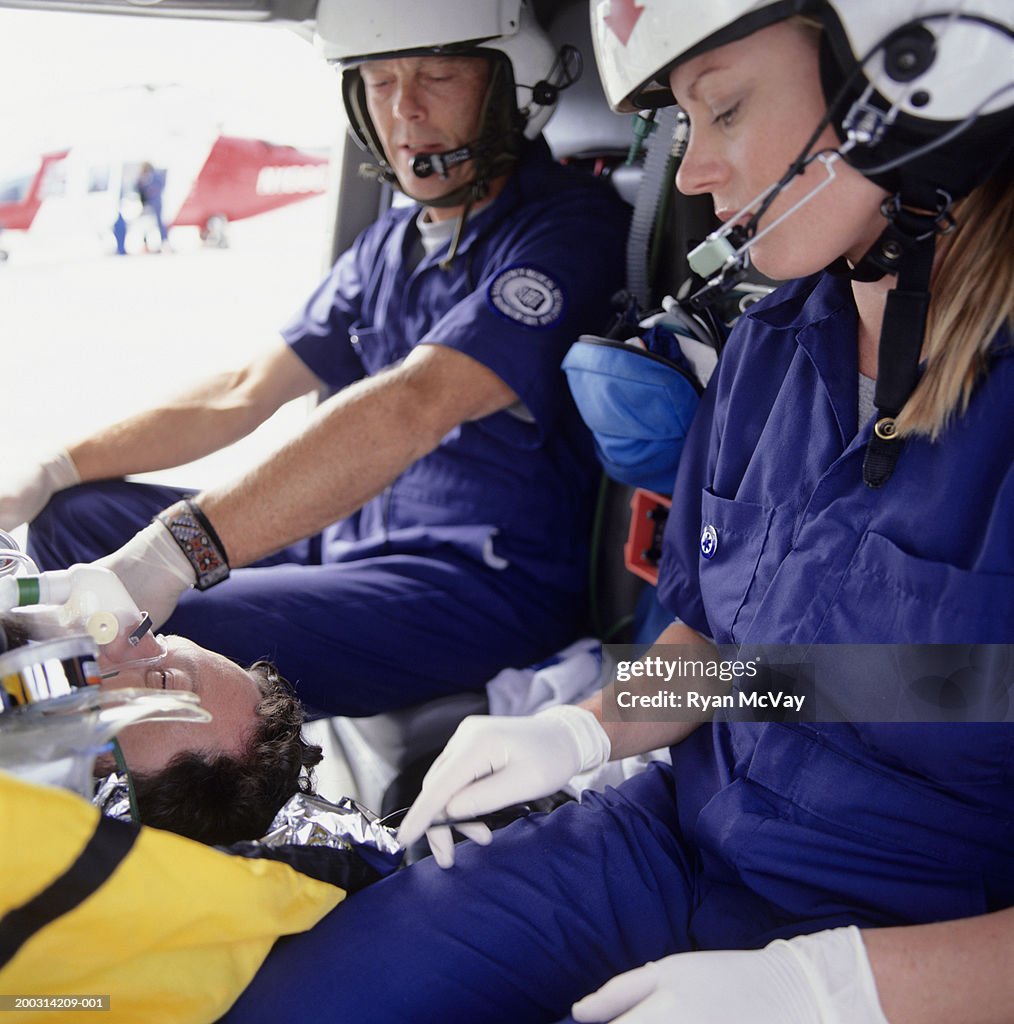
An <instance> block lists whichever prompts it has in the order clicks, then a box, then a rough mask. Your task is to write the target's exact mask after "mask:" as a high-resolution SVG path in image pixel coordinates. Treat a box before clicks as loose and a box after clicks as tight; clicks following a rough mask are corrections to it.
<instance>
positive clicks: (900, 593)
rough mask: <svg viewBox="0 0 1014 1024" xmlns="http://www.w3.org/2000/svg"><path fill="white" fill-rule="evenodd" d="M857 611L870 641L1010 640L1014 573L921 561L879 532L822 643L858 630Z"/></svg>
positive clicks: (859, 560)
mask: <svg viewBox="0 0 1014 1024" xmlns="http://www.w3.org/2000/svg"><path fill="white" fill-rule="evenodd" d="M857 614H861V615H862V621H863V636H862V640H863V642H864V643H915V644H918V643H927V644H928V643H937V644H939V643H952V644H988V643H1010V642H1011V640H1012V634H1014V576H1010V575H1007V574H1004V573H987V572H970V571H968V570H964V569H958V568H955V567H954V566H953V565H948V564H947V563H946V562H934V561H930V560H928V559H925V558H917V557H916V556H914V555H910V554H908V553H907V552H905V551H902V549H901V548H899V547H898V546H897V545H895V544H894V543H893V542H892V541H890V540H888V539H887V538H886V537H884V536H882V535H881V534H878V533H873V532H872V531H871V532H868V533H866V535H865V536H864V537H863V539H862V541H861V542H860V544H859V547H858V548H857V549H856V553H855V555H854V556H853V558H852V561H851V563H850V564H849V567H848V569H847V570H846V572H845V576H844V578H843V579H842V583H841V587H840V589H839V592H838V595H837V599H836V600H835V602H834V604H833V606H832V607H831V609H830V610H829V611H828V613H827V615H826V616H825V618H824V621H823V622H822V623H821V624H820V628H819V629H818V631H817V635H816V636H815V637H814V642H816V643H834V642H836V641H840V640H841V638H842V637H843V636H849V635H850V634H852V633H854V632H855V628H854V624H853V623H854V621H855V617H856V615H857Z"/></svg>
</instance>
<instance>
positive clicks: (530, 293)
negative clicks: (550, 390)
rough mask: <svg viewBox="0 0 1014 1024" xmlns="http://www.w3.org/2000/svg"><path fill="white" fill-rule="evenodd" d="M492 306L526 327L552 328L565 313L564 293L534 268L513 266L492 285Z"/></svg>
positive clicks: (495, 279)
mask: <svg viewBox="0 0 1014 1024" xmlns="http://www.w3.org/2000/svg"><path fill="white" fill-rule="evenodd" d="M488 295H489V301H490V304H491V305H492V307H493V308H494V309H495V310H496V311H497V312H498V313H499V314H500V315H501V316H505V317H507V318H508V319H509V320H516V321H517V322H518V323H519V324H524V325H525V326H526V327H549V326H550V325H551V324H555V323H556V322H557V321H558V320H559V319H560V317H561V316H563V292H562V290H561V289H560V286H559V285H558V284H557V283H556V282H555V281H554V280H553V279H552V278H551V277H549V276H548V275H547V274H543V273H542V271H541V270H535V269H534V268H533V267H510V268H509V269H507V270H504V271H502V272H501V273H500V274H498V275H497V276H496V278H494V280H493V283H492V284H491V285H490V286H489V292H488Z"/></svg>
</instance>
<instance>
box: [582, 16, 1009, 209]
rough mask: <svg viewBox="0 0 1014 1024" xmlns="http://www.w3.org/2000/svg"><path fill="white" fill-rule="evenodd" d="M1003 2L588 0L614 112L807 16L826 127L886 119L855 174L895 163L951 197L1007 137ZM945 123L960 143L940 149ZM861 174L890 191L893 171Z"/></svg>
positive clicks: (854, 157)
mask: <svg viewBox="0 0 1014 1024" xmlns="http://www.w3.org/2000/svg"><path fill="white" fill-rule="evenodd" d="M1011 10H1012V9H1011V3H1010V0H943V2H941V0H890V2H887V0H776V2H772V0H641V2H640V3H636V4H635V3H619V2H617V0H591V20H592V39H593V42H594V45H595V59H596V62H597V63H598V68H599V74H600V75H601V77H602V83H603V86H604V89H605V92H606V96H607V98H608V100H609V102H610V104H611V105H612V107H613V108H614V109H615V110H627V111H633V110H639V109H645V108H650V107H657V106H665V105H667V104H671V103H673V102H674V98H673V96H672V93H671V92H670V90H669V85H668V75H669V72H670V70H671V69H672V68H673V67H675V66H676V65H677V64H680V63H682V62H683V61H686V60H688V59H690V58H691V57H694V56H695V55H697V54H699V53H703V52H705V51H707V50H711V49H714V48H715V47H718V46H722V45H724V44H726V43H729V42H732V41H733V40H735V39H740V38H742V37H744V36H747V35H750V34H751V33H753V32H755V31H757V30H758V29H760V28H763V27H765V26H766V25H770V24H773V23H774V22H776V21H780V20H782V19H784V18H787V17H790V16H791V15H794V14H806V15H810V16H812V17H815V18H817V19H819V20H820V21H821V22H822V23H823V25H824V28H825V33H824V35H825V43H824V48H823V52H822V54H821V65H822V75H823V79H824V89H825V93H826V94H827V99H828V102H829V103H834V105H835V110H834V111H833V113H834V114H835V118H834V124H835V127H836V129H837V130H838V131H839V133H840V134H842V135H844V134H845V133H846V131H847V128H849V127H850V128H853V129H855V128H856V127H857V126H856V124H855V121H854V120H853V121H852V123H851V124H849V125H848V126H847V127H846V128H843V127H842V119H843V118H845V117H846V116H849V117H851V118H853V119H855V118H857V117H859V118H861V117H862V116H863V114H864V113H866V114H868V115H872V116H873V118H874V119H875V120H880V121H881V124H880V127H881V128H886V130H884V131H883V133H882V135H881V136H879V137H878V138H876V139H874V140H871V141H869V142H867V143H866V144H865V145H864V146H860V147H857V148H856V149H854V150H853V151H852V153H851V154H850V156H849V162H850V163H853V164H855V166H857V167H859V168H860V169H861V170H864V171H866V170H867V169H870V170H873V169H874V168H879V167H882V166H883V165H884V164H887V163H895V162H896V161H897V162H898V164H899V166H900V165H908V166H907V168H906V170H907V172H912V171H918V172H919V173H923V174H924V175H925V176H926V177H927V179H928V180H930V181H932V182H933V183H934V185H936V186H940V187H943V188H944V189H946V191H947V192H948V193H949V194H950V195H951V197H952V198H953V197H957V196H959V195H961V194H964V193H966V192H968V191H970V190H971V188H973V187H974V186H975V185H976V184H978V183H979V182H981V181H982V180H984V178H985V177H986V176H987V175H988V173H989V172H990V171H991V170H992V169H994V168H995V167H996V165H997V163H998V160H997V157H998V155H999V156H1002V155H1003V153H1004V152H1005V151H1006V150H1007V149H1008V148H1009V145H1010V140H1011V136H1012V125H1011V114H1012V111H1014V72H1012V69H1014V28H1012V23H1011ZM856 101H861V103H860V104H859V105H858V106H854V104H856ZM885 113H886V114H888V115H889V117H888V121H887V122H886V123H884V122H883V121H882V119H881V118H880V117H879V115H882V114H885ZM971 122H975V123H974V124H972V123H971ZM859 127H860V128H861V127H862V126H861V125H860V126H859ZM951 132H953V133H954V135H955V136H960V141H958V142H957V143H956V145H954V146H949V147H948V146H947V145H946V143H947V142H948V141H949V139H950V136H949V134H948V133H951ZM928 142H933V146H932V151H930V147H928V146H927V145H926V144H927V143H928ZM924 148H925V149H926V150H927V153H926V154H925V156H923V154H922V153H919V152H917V150H922V149H924ZM948 149H949V150H950V153H949V154H948V153H947V152H946V151H947V150H948ZM998 150H999V153H998ZM892 170H894V168H892ZM983 171H985V173H983ZM884 173H886V172H884ZM870 177H872V178H873V179H874V180H876V181H877V182H878V183H879V184H882V185H883V186H884V187H886V188H888V189H889V190H890V191H896V190H897V188H898V183H897V177H898V176H896V175H895V176H892V175H887V177H886V178H884V177H878V174H877V173H876V172H874V173H871V174H870Z"/></svg>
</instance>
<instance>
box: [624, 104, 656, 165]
mask: <svg viewBox="0 0 1014 1024" xmlns="http://www.w3.org/2000/svg"><path fill="white" fill-rule="evenodd" d="M630 120H631V122H632V123H633V129H634V140H633V142H631V143H630V149H628V150H627V166H628V167H632V166H633V165H634V164H635V163H636V162H637V158H638V157H639V156H640V155H641V150H642V149H644V141H645V139H647V138H648V136H649V135H651V133H652V132H653V131H654V130H655V129H656V128H657V127H658V125H657V124H656V123H655V111H654V110H641V111H638V113H636V114H634V116H633V117H632V118H631V119H630Z"/></svg>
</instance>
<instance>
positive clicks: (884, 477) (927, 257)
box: [860, 206, 944, 489]
mask: <svg viewBox="0 0 1014 1024" xmlns="http://www.w3.org/2000/svg"><path fill="white" fill-rule="evenodd" d="M885 212H886V211H885ZM890 216H891V224H890V226H889V228H888V230H887V231H885V233H884V235H883V236H882V238H881V245H880V246H879V249H880V251H882V252H884V253H885V254H886V255H888V256H889V257H891V258H892V259H893V261H894V262H895V263H896V265H897V274H898V284H897V287H895V288H894V289H893V291H891V292H890V293H889V294H888V296H887V302H886V304H885V307H884V320H883V324H882V325H881V329H880V344H879V349H878V355H877V388H876V392H875V393H874V398H873V401H874V404H875V405H876V407H877V419H876V423H875V424H874V428H873V433H872V434H871V435H870V440H869V443H868V444H867V446H866V455H865V457H864V459H863V483H864V484H866V486H867V487H870V488H873V489H879V488H881V487H883V486H884V484H886V483H887V481H888V480H890V478H891V475H892V474H893V473H894V469H895V466H896V465H897V462H898V456H899V455H900V454H901V449H902V448H903V447H904V443H903V442H902V440H901V439H899V437H898V434H897V426H896V423H895V420H896V418H897V416H898V414H899V413H900V412H901V410H902V407H903V406H904V405H905V403H906V402H907V401H908V399H909V396H910V395H911V394H912V392H913V391H914V390H915V386H916V384H917V383H918V382H919V357H920V354H921V352H922V343H923V338H924V336H925V333H926V318H927V315H928V313H929V304H930V276H931V275H932V273H933V254H934V252H935V250H936V236H937V233H938V231H939V230H941V224H942V223H944V221H943V220H942V216H941V213H940V212H939V211H938V212H937V213H935V214H923V213H914V212H912V211H909V210H905V209H902V208H901V207H900V206H896V207H895V208H894V209H893V210H892V212H891V214H890ZM860 279H862V278H860Z"/></svg>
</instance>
